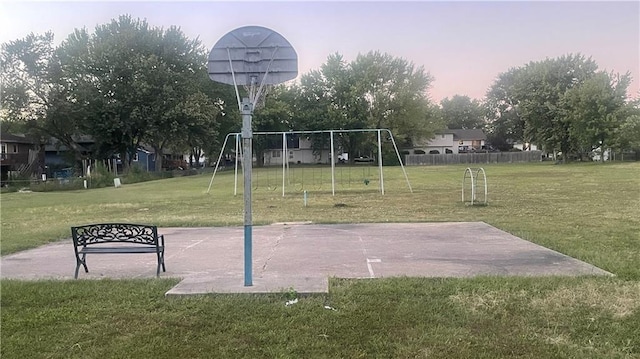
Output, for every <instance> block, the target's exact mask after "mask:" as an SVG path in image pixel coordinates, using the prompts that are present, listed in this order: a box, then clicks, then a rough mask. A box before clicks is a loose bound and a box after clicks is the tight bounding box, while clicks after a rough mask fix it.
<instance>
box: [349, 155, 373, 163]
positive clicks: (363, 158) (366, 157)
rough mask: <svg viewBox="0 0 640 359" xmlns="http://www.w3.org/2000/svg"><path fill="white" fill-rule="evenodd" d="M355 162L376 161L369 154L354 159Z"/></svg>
mask: <svg viewBox="0 0 640 359" xmlns="http://www.w3.org/2000/svg"><path fill="white" fill-rule="evenodd" d="M353 161H354V162H374V161H375V160H374V159H373V158H371V157H369V156H360V157H356V158H354V159H353Z"/></svg>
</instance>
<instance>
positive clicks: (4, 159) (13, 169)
mask: <svg viewBox="0 0 640 359" xmlns="http://www.w3.org/2000/svg"><path fill="white" fill-rule="evenodd" d="M40 159H41V158H40V156H38V151H37V150H36V149H35V148H34V142H33V141H32V140H31V139H29V138H27V137H26V136H24V135H12V134H10V133H6V132H1V133H0V168H1V176H0V180H1V182H2V183H3V184H4V183H6V181H8V180H9V175H10V174H12V173H15V174H21V175H31V174H32V173H33V172H34V171H36V170H38V169H39V168H38V167H39V164H40V163H41V161H39V160H40Z"/></svg>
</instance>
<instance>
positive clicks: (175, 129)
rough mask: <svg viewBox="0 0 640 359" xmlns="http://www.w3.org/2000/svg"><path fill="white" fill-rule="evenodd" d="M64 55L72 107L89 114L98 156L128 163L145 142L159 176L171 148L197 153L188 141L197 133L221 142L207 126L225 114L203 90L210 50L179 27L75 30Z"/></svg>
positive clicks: (116, 25)
mask: <svg viewBox="0 0 640 359" xmlns="http://www.w3.org/2000/svg"><path fill="white" fill-rule="evenodd" d="M61 52H62V53H64V54H66V55H67V57H66V58H65V61H64V62H63V66H64V68H65V69H66V70H67V74H68V77H69V78H70V79H71V80H70V82H72V83H73V84H74V98H73V100H74V101H75V103H77V104H80V105H81V106H82V107H83V108H84V109H85V111H84V112H85V117H84V119H83V121H84V123H83V124H84V129H85V130H86V131H87V132H88V133H89V134H91V135H93V137H94V138H95V140H96V142H97V150H98V156H100V157H104V158H108V157H111V156H114V155H116V154H119V155H120V156H121V158H123V159H125V158H126V159H127V160H128V161H127V163H129V162H130V161H131V159H132V158H133V155H134V153H135V152H136V150H137V148H138V147H139V146H140V145H141V144H142V143H146V144H148V145H151V146H152V147H153V148H154V150H155V152H156V169H157V170H159V169H161V168H162V159H163V152H164V151H165V149H166V148H173V149H176V148H178V147H181V148H184V147H191V148H193V147H198V146H199V145H196V146H190V144H188V142H189V138H191V139H193V140H194V141H196V140H195V138H196V137H195V136H194V134H195V133H201V134H202V135H203V136H205V135H217V131H216V130H214V128H215V126H211V124H210V122H212V121H214V119H215V118H216V116H217V115H218V114H219V112H220V108H219V107H218V108H217V109H216V108H215V103H216V101H215V100H213V99H211V98H210V97H209V96H208V95H207V94H204V92H203V91H204V90H205V89H204V88H203V86H202V84H203V77H205V76H204V74H206V70H205V69H204V65H205V63H206V54H205V51H204V49H203V48H202V46H201V44H200V42H199V41H198V40H190V39H188V38H187V37H186V36H185V35H184V34H183V33H182V31H181V30H180V29H179V28H177V27H174V26H172V27H170V28H168V29H166V30H163V29H160V28H154V27H151V26H149V24H147V22H146V21H142V20H139V19H132V18H131V17H130V16H127V15H125V16H120V17H119V18H118V19H117V20H112V21H111V22H110V23H107V24H104V25H99V26H97V27H96V29H95V31H94V33H93V34H91V35H89V34H88V33H87V32H86V31H85V30H77V31H76V32H75V33H74V34H72V35H70V36H69V37H68V39H67V40H66V41H65V42H64V43H63V45H62V50H61ZM218 103H219V102H218ZM185 104H192V105H193V106H195V108H194V109H193V110H188V109H186V108H185ZM205 110H206V112H204V111H205ZM196 125H197V126H200V127H199V128H194V126H196ZM196 142H197V143H199V144H200V145H202V143H203V140H202V139H201V138H200V139H198V140H197V141H196Z"/></svg>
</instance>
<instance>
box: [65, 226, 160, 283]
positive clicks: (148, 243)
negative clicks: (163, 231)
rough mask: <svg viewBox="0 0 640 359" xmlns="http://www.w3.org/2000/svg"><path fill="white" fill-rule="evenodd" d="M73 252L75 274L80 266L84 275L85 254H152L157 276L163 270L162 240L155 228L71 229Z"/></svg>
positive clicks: (80, 227)
mask: <svg viewBox="0 0 640 359" xmlns="http://www.w3.org/2000/svg"><path fill="white" fill-rule="evenodd" d="M71 235H72V237H73V249H74V251H75V254H76V273H75V276H74V278H76V279H77V278H78V270H79V269H80V266H81V265H82V266H83V267H84V271H85V273H89V269H88V268H87V260H86V256H87V254H106V253H155V254H156V256H157V257H158V267H157V269H156V276H160V267H162V271H163V272H165V271H166V269H165V267H164V236H163V235H160V236H158V227H156V226H147V225H143V224H131V223H101V224H89V225H86V226H78V227H71Z"/></svg>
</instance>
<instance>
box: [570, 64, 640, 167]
mask: <svg viewBox="0 0 640 359" xmlns="http://www.w3.org/2000/svg"><path fill="white" fill-rule="evenodd" d="M630 80H631V77H630V75H629V74H626V75H623V76H619V75H614V74H612V73H606V72H597V73H596V74H595V75H594V76H593V77H591V78H589V79H587V80H585V81H584V83H582V84H581V85H580V86H577V87H574V88H572V89H570V90H568V91H567V92H566V93H565V94H564V96H563V101H562V102H563V103H562V107H563V109H564V115H565V117H566V118H567V120H568V121H570V137H571V140H572V143H573V145H574V146H575V147H576V148H577V150H578V153H579V154H588V153H590V152H591V151H593V150H595V149H598V150H599V151H604V150H605V149H607V148H609V147H611V145H612V144H613V142H614V137H615V132H616V129H617V128H619V127H620V125H621V124H622V123H623V122H624V117H625V100H626V92H627V87H628V85H629V83H630ZM600 158H601V159H602V160H604V156H600Z"/></svg>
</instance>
